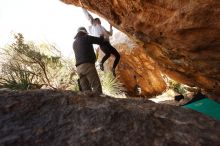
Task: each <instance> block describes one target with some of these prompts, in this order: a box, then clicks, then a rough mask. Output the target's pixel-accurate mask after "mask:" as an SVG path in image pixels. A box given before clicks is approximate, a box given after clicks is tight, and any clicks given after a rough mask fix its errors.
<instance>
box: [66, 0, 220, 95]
mask: <svg viewBox="0 0 220 146" xmlns="http://www.w3.org/2000/svg"><path fill="white" fill-rule="evenodd" d="M62 1H63V2H65V3H67V4H73V5H76V6H80V4H79V0H62ZM81 2H82V4H83V6H84V7H85V8H86V9H88V10H90V11H92V12H94V13H96V14H98V15H100V16H102V17H104V18H105V19H107V20H108V21H109V22H110V23H112V24H113V25H114V26H115V27H116V28H118V29H119V30H121V31H123V32H124V33H126V34H127V35H128V36H129V37H130V38H131V39H133V40H134V41H136V42H137V43H138V44H139V45H140V46H142V47H144V49H145V50H146V54H147V55H149V56H150V57H151V58H152V59H153V60H154V61H155V62H156V63H157V65H158V66H159V68H160V70H161V71H162V72H163V73H165V74H167V75H168V76H170V77H171V78H173V79H175V80H177V81H179V82H181V83H184V84H187V85H190V86H198V87H201V88H204V89H205V90H206V91H207V92H209V94H210V95H212V97H214V96H215V95H220V53H219V52H220V35H219V34H220V21H219V20H220V11H219V9H220V1H219V0H176V1H170V0H163V1H160V0H147V1H146V0H136V1H134V0H132V1H128V0H117V1H116V0H112V1H111V0H109V1H100V0H81Z"/></svg>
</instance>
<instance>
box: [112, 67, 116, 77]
mask: <svg viewBox="0 0 220 146" xmlns="http://www.w3.org/2000/svg"><path fill="white" fill-rule="evenodd" d="M112 74H113V76H114V77H116V73H115V69H114V68H113V69H112Z"/></svg>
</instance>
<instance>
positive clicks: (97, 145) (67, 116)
mask: <svg viewBox="0 0 220 146" xmlns="http://www.w3.org/2000/svg"><path fill="white" fill-rule="evenodd" d="M219 137H220V123H219V122H217V121H214V120H212V119H210V118H208V117H205V116H204V115H202V114H199V113H197V112H194V111H191V110H189V109H184V108H180V107H175V106H169V105H163V104H156V103H153V102H151V101H148V100H144V99H115V98H110V97H99V96H96V95H94V94H91V93H88V94H85V95H84V94H82V93H81V94H80V93H76V92H70V91H52V90H35V91H23V92H9V91H4V92H2V91H1V92H0V145H1V146H35V145H36V146H37V145H41V146H64V145H65V146H78V145H86V146H103V145H105V146H108V145H111V146H113V145H114V146H121V145H126V146H140V145H142V146H143V145H150V146H168V145H172V146H174V145H175V146H177V145H181V146H183V145H187V146H189V145H191V146H207V145H209V146H219V144H220V139H219Z"/></svg>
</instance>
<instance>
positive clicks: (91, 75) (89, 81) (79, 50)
mask: <svg viewBox="0 0 220 146" xmlns="http://www.w3.org/2000/svg"><path fill="white" fill-rule="evenodd" d="M103 40H104V39H102V38H98V37H93V36H90V35H88V34H87V31H86V29H85V27H80V28H79V29H78V33H77V34H76V36H75V41H74V43H73V50H74V53H75V59H76V71H77V74H78V75H79V78H80V79H79V83H80V86H81V90H82V91H87V90H90V91H94V92H96V93H98V94H102V86H101V82H100V79H99V76H98V73H97V70H96V68H95V62H96V55H95V52H94V49H93V44H99V45H100V44H101V43H103Z"/></svg>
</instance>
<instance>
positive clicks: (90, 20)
mask: <svg viewBox="0 0 220 146" xmlns="http://www.w3.org/2000/svg"><path fill="white" fill-rule="evenodd" d="M82 10H83V13H84V14H85V16H86V18H87V19H88V20H89V22H90V23H91V24H93V22H94V18H93V17H92V15H91V14H90V13H89V12H88V11H87V10H86V9H85V8H82Z"/></svg>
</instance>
